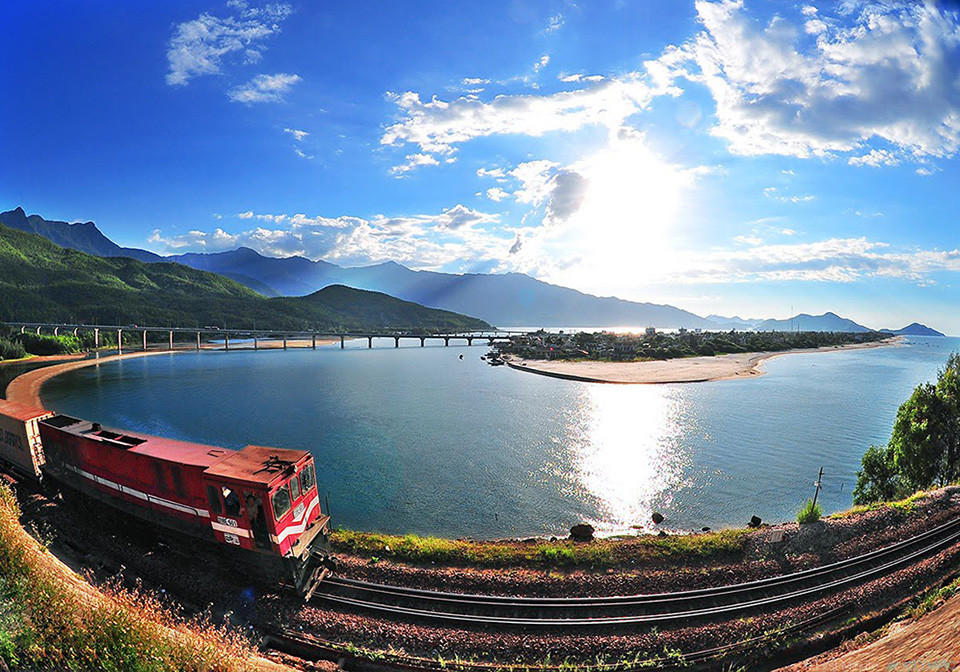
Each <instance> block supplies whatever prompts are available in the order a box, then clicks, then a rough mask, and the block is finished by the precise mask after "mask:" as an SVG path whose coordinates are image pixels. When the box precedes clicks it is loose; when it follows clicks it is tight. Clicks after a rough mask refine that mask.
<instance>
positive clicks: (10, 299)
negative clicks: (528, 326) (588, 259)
mask: <svg viewBox="0 0 960 672" xmlns="http://www.w3.org/2000/svg"><path fill="white" fill-rule="evenodd" d="M0 320H18V321H25V322H83V323H87V324H97V323H99V324H120V325H123V324H131V323H137V324H141V325H151V326H160V325H173V326H193V325H197V326H200V325H203V326H206V325H217V326H221V325H222V326H229V327H230V328H233V329H244V328H255V327H257V326H258V325H259V326H260V327H261V328H264V327H267V328H271V329H285V330H318V331H333V330H336V331H365V330H370V331H373V330H377V331H382V330H391V331H393V330H402V331H429V332H436V331H476V330H482V329H485V328H489V326H490V325H489V324H487V323H486V322H484V321H483V320H478V319H476V318H472V317H467V316H465V315H458V314H456V313H452V312H449V311H444V310H437V309H433V308H426V307H424V306H420V305H417V304H414V303H410V302H408V301H401V300H400V299H396V298H394V297H392V296H388V295H386V294H383V293H379V292H368V291H363V290H358V289H353V288H350V287H344V286H342V285H332V286H328V287H325V288H324V289H322V290H319V291H317V292H314V293H313V294H310V295H308V296H303V297H277V298H267V297H265V296H263V295H262V294H258V293H257V292H255V291H253V290H251V289H249V288H248V287H244V286H243V285H241V284H240V283H238V282H235V281H234V280H231V279H229V278H225V277H223V276H221V275H217V274H216V273H209V272H206V271H198V270H196V269H193V268H190V267H188V266H184V265H182V264H176V263H172V262H164V263H145V262H142V261H137V260H136V259H131V258H129V257H112V258H106V257H98V256H94V255H91V254H87V253H85V252H80V251H77V250H72V249H67V248H64V247H61V246H59V245H56V244H54V243H53V242H51V241H49V240H47V239H46V238H44V237H42V236H40V235H37V234H31V233H26V232H23V231H19V230H17V229H13V228H10V227H7V226H3V225H0Z"/></svg>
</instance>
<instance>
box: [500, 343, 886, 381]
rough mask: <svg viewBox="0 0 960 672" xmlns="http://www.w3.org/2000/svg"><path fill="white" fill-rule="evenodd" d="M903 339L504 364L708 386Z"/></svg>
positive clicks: (573, 376) (568, 375) (575, 376)
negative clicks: (784, 361) (797, 358)
mask: <svg viewBox="0 0 960 672" xmlns="http://www.w3.org/2000/svg"><path fill="white" fill-rule="evenodd" d="M902 340H903V339H902V337H900V336H897V337H893V338H888V339H886V340H883V341H879V342H876V343H856V344H853V345H844V346H832V347H825V348H806V349H797V350H785V351H783V352H745V353H736V354H729V355H717V356H715V357H682V358H678V359H668V360H655V361H648V362H594V361H565V360H540V359H522V358H519V357H513V356H510V355H505V356H504V358H503V359H504V361H505V362H506V363H507V366H509V367H510V368H512V369H516V370H517V371H526V372H527V373H536V374H539V375H541V376H550V377H553V378H563V379H566V380H576V381H581V382H586V383H611V384H616V385H658V384H665V383H706V382H709V381H712V380H730V379H733V378H753V377H756V376H762V375H763V374H764V373H765V372H766V371H765V369H764V362H766V361H767V360H768V359H773V358H774V357H781V356H783V355H790V354H796V353H811V352H840V351H842V350H863V349H868V348H883V347H890V346H893V345H896V344H898V343H900V341H902Z"/></svg>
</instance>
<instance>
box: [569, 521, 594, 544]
mask: <svg viewBox="0 0 960 672" xmlns="http://www.w3.org/2000/svg"><path fill="white" fill-rule="evenodd" d="M593 531H594V530H593V525H591V524H589V523H578V524H576V525H574V526H573V527H571V528H570V538H571V539H573V540H574V541H591V540H592V539H593Z"/></svg>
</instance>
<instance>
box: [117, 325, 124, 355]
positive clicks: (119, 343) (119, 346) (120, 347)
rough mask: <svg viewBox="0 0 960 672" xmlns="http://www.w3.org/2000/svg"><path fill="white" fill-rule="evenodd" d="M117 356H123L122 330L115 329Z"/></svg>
mask: <svg viewBox="0 0 960 672" xmlns="http://www.w3.org/2000/svg"><path fill="white" fill-rule="evenodd" d="M117 354H118V355H122V354H123V329H117Z"/></svg>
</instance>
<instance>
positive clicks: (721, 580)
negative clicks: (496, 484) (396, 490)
mask: <svg viewBox="0 0 960 672" xmlns="http://www.w3.org/2000/svg"><path fill="white" fill-rule="evenodd" d="M958 511H960V487H955V486H954V487H948V488H943V489H939V490H933V491H930V492H922V493H916V494H914V495H912V496H911V497H908V498H906V499H904V500H900V501H897V502H889V503H883V504H875V505H871V506H869V507H857V508H854V509H851V510H850V511H847V512H842V513H839V514H835V515H833V516H828V517H826V518H823V519H821V520H820V521H818V522H816V523H810V524H806V525H798V524H797V523H782V524H777V525H764V526H762V527H760V528H758V529H731V530H721V531H717V532H705V533H698V534H668V535H666V536H659V535H656V534H639V535H635V536H624V537H615V538H607V539H596V540H594V541H591V542H587V543H583V542H575V541H570V540H557V541H553V542H551V541H547V540H543V539H529V540H504V541H468V540H450V539H436V538H429V537H427V538H425V537H417V536H415V535H405V536H392V535H383V534H375V533H365V532H354V531H347V530H338V531H334V532H333V534H332V538H331V541H332V543H333V545H334V548H335V550H336V551H338V552H339V553H340V555H341V562H342V564H343V565H344V567H345V568H346V569H345V571H348V572H349V573H350V576H351V577H353V578H358V579H362V580H366V581H372V582H378V583H393V584H397V585H405V586H411V587H417V588H423V589H431V590H449V591H453V592H464V593H491V594H502V595H518V596H520V595H523V596H534V597H573V596H589V595H631V594H640V593H657V592H672V591H678V590H692V589H700V588H710V587H714V586H721V585H729V584H733V583H742V582H745V581H754V580H760V579H765V578H769V577H773V576H779V575H783V574H788V573H791V572H798V571H803V570H806V569H809V568H811V567H817V566H821V565H826V564H829V563H833V562H838V561H842V560H845V559H848V558H853V557H856V556H858V555H862V554H864V553H869V552H871V551H875V550H877V549H881V548H884V547H886V546H890V545H891V544H895V543H897V542H900V541H903V540H906V539H909V538H911V537H913V536H915V535H917V534H920V533H922V532H923V531H925V530H928V529H930V528H932V527H934V526H936V525H940V524H942V523H945V522H947V521H949V520H951V519H952V518H954V517H956V516H957V513H958Z"/></svg>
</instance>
